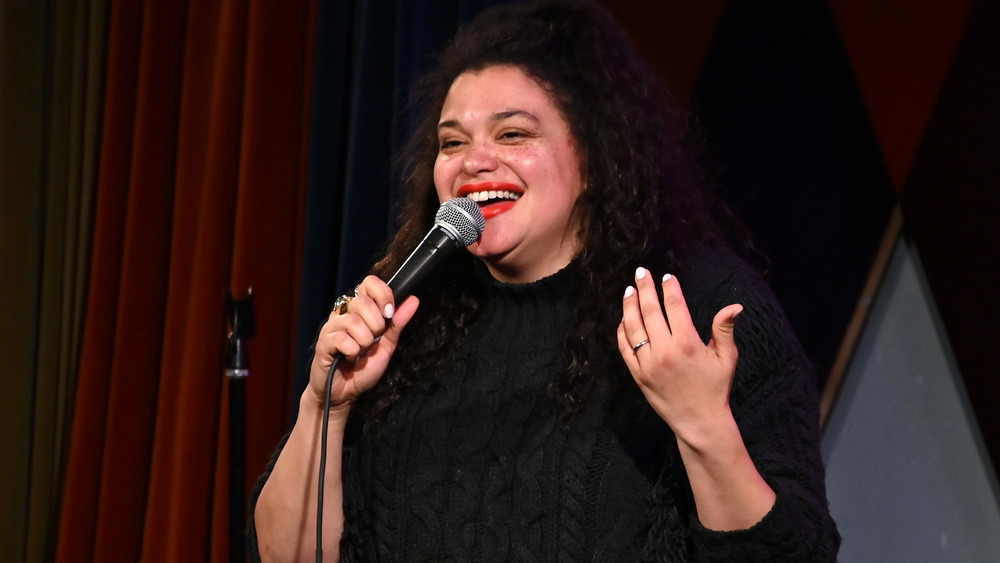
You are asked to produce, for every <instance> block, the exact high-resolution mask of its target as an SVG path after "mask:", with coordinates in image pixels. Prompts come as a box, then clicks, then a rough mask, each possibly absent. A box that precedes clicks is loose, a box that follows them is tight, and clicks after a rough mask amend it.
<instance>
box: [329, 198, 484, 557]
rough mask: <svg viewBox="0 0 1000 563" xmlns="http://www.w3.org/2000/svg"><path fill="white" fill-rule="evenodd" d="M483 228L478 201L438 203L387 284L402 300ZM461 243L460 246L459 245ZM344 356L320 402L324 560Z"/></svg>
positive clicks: (335, 361)
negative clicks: (330, 452) (330, 434)
mask: <svg viewBox="0 0 1000 563" xmlns="http://www.w3.org/2000/svg"><path fill="white" fill-rule="evenodd" d="M485 228H486V218H485V217H483V212H482V211H480V210H479V205H477V204H476V202H474V201H472V200H471V199H469V198H467V197H456V198H453V199H449V200H448V201H446V202H444V203H443V204H441V207H439V208H438V211H437V214H436V215H435V216H434V226H433V227H431V230H430V232H428V233H427V236H425V237H424V240H422V241H420V244H418V245H417V248H415V249H414V250H413V252H412V253H410V256H409V257H407V259H406V261H405V262H403V265H402V266H400V267H399V270H396V273H395V274H393V276H392V279H390V280H389V288H390V289H392V294H393V296H394V297H395V299H396V303H397V304H399V303H401V302H402V301H403V300H404V299H406V298H407V297H409V296H410V295H411V294H412V293H413V290H414V289H415V288H416V287H417V285H419V284H420V282H422V281H423V280H424V278H426V277H427V274H429V273H430V271H431V270H433V269H434V268H436V267H437V266H438V265H439V264H441V262H443V261H444V260H445V258H447V257H448V255H450V254H451V253H452V252H454V251H456V250H458V249H459V248H465V247H466V246H469V245H470V244H472V243H474V242H476V241H477V240H479V236H480V235H482V234H483V229H485ZM459 245H461V246H459ZM341 359H343V356H341V355H340V354H337V355H336V356H335V357H334V358H333V363H332V364H331V365H330V370H329V372H328V373H327V375H326V400H325V401H324V404H323V430H322V435H321V437H320V457H319V489H318V491H317V495H316V561H317V563H322V561H323V488H324V482H325V480H326V450H327V430H328V428H329V421H330V386H331V385H332V383H333V374H334V372H335V371H336V370H337V364H339V363H340V360H341Z"/></svg>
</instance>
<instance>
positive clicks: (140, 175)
mask: <svg viewBox="0 0 1000 563" xmlns="http://www.w3.org/2000/svg"><path fill="white" fill-rule="evenodd" d="M313 19H314V15H313V6H312V3H311V2H308V1H299V2H291V3H283V4H281V5H280V7H279V6H277V5H276V4H273V3H255V2H249V1H238V0H226V1H222V2H210V3H204V2H197V1H191V2H188V3H184V2H175V1H172V0H149V1H147V2H144V3H141V4H140V3H135V2H124V1H119V2H114V3H113V5H112V9H111V20H110V29H109V49H108V51H109V58H108V71H107V89H106V97H105V117H104V122H103V135H102V141H101V151H102V152H101V161H100V171H99V178H98V188H97V190H98V191H97V204H96V205H97V209H96V229H95V232H94V250H93V256H92V261H91V264H92V273H91V279H90V290H89V295H88V301H87V318H86V324H85V328H84V333H83V345H82V356H81V360H80V371H79V385H78V391H77V395H76V411H75V418H74V423H73V435H72V441H71V445H70V454H69V458H68V461H69V463H68V467H67V475H66V481H65V494H64V498H63V512H62V517H61V521H60V527H59V547H58V554H57V558H58V560H60V561H91V560H99V561H104V560H110V561H119V560H120V561H135V560H143V561H198V560H206V561H207V560H224V559H226V558H228V539H227V534H228V529H227V525H226V523H227V515H228V510H229V507H228V463H229V460H228V459H227V449H226V440H227V439H228V428H227V427H226V425H227V417H226V409H227V407H228V405H227V404H226V399H225V392H224V391H225V387H226V382H225V381H224V377H223V370H224V367H223V361H222V360H223V350H224V347H223V344H224V342H225V336H226V332H225V331H226V318H225V309H224V297H223V296H224V291H225V290H226V288H227V287H230V285H231V286H232V288H233V291H234V293H236V294H237V295H240V294H242V293H244V292H245V291H246V288H247V287H250V286H252V287H253V289H254V295H255V304H256V307H257V311H256V313H257V321H258V331H257V334H256V336H255V337H254V338H252V339H251V340H250V341H249V342H248V345H249V349H250V357H251V376H250V379H249V380H248V381H247V413H248V417H247V418H248V423H247V430H246V431H247V440H248V446H247V460H246V467H247V468H249V470H248V471H246V473H247V474H249V475H255V474H256V472H257V471H258V468H259V467H262V466H263V465H264V463H265V462H266V460H267V458H268V457H269V455H270V452H271V449H272V448H273V445H274V444H275V443H276V442H277V440H278V438H279V437H280V434H281V432H282V430H283V428H284V423H285V421H286V420H287V410H288V404H289V399H288V391H289V390H288V383H287V382H288V373H289V371H290V366H291V361H292V360H291V358H292V354H291V349H292V342H293V339H292V335H293V334H294V330H293V329H294V323H293V319H294V316H295V305H296V295H297V283H298V278H297V275H298V274H297V272H298V269H299V267H298V263H299V258H298V254H299V253H298V248H299V247H300V243H301V240H300V235H299V231H300V227H299V224H300V216H301V215H302V207H303V204H304V184H305V182H304V180H303V178H304V176H305V174H304V166H305V154H306V151H305V147H306V144H307V142H306V140H307V130H308V120H307V118H306V116H307V115H308V106H309V102H310V95H309V94H310V85H311V45H312V41H313V36H314V32H313V24H312V21H313ZM241 509H242V508H241Z"/></svg>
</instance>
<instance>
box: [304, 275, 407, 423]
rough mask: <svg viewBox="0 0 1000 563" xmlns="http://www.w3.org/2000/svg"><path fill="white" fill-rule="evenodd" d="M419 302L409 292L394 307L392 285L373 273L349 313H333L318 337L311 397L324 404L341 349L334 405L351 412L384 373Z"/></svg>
mask: <svg viewBox="0 0 1000 563" xmlns="http://www.w3.org/2000/svg"><path fill="white" fill-rule="evenodd" d="M418 305H419V301H418V300H417V298H416V297H414V296H410V297H408V298H407V299H406V300H405V301H403V303H402V304H401V305H400V306H399V308H398V309H395V310H394V308H395V301H394V298H393V295H392V290H391V289H389V286H388V284H386V283H385V282H384V281H382V280H381V279H379V278H378V277H376V276H368V277H366V278H365V279H364V281H362V282H361V285H360V286H358V289H357V297H355V298H353V299H352V300H351V302H350V303H349V304H348V305H347V312H346V313H344V314H342V315H341V314H338V313H337V312H336V311H334V312H333V313H331V314H330V317H329V318H328V319H327V321H326V324H324V325H323V328H322V329H321V330H320V334H319V337H318V339H317V340H316V352H315V354H314V355H313V362H312V368H311V370H310V374H309V387H308V388H307V389H306V394H307V395H308V398H307V400H308V401H309V402H312V403H313V404H315V405H317V406H318V408H320V409H322V408H323V401H324V398H325V395H324V393H325V391H326V380H327V374H328V372H329V370H330V365H331V364H332V363H333V358H334V357H335V356H336V355H337V354H341V355H342V356H343V359H342V360H341V361H340V363H339V364H338V365H337V371H336V373H335V374H334V377H333V382H332V384H331V386H330V407H331V410H334V411H337V410H343V411H345V412H346V410H347V409H349V408H350V405H351V403H353V402H354V400H355V399H357V398H358V396H359V395H361V393H363V392H365V391H367V390H368V389H371V388H372V387H373V386H374V385H375V384H376V383H378V380H379V379H380V378H381V377H382V374H383V373H385V368H386V366H387V365H388V364H389V358H391V357H392V354H393V352H394V351H395V350H396V344H397V343H398V342H399V334H400V332H401V331H402V330H403V328H404V327H405V326H406V324H407V323H409V322H410V319H412V318H413V315H414V313H415V312H416V310H417V306H418Z"/></svg>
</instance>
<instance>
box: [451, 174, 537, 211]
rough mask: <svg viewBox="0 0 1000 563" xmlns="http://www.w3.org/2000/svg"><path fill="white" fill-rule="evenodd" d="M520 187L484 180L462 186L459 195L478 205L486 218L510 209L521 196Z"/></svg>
mask: <svg viewBox="0 0 1000 563" xmlns="http://www.w3.org/2000/svg"><path fill="white" fill-rule="evenodd" d="M522 193H523V192H522V190H521V188H519V187H517V186H515V185H513V184H507V183H495V182H485V183H482V184H470V185H466V186H462V188H461V189H459V191H458V195H459V197H467V198H469V199H471V200H472V201H474V202H476V203H477V204H478V205H479V208H480V209H481V210H482V211H483V216H484V217H485V218H486V219H489V218H490V217H495V216H497V215H499V214H501V213H504V212H506V211H508V210H510V208H511V207H514V204H515V203H517V200H518V199H520V198H521V194H522Z"/></svg>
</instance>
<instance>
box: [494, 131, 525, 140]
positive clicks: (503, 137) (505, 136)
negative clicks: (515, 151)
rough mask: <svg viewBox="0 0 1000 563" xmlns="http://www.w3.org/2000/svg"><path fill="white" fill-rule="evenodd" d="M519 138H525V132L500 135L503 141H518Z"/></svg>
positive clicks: (506, 132) (507, 132)
mask: <svg viewBox="0 0 1000 563" xmlns="http://www.w3.org/2000/svg"><path fill="white" fill-rule="evenodd" d="M519 137H524V132H522V131H504V132H503V133H501V134H500V138H501V139H517V138H519Z"/></svg>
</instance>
